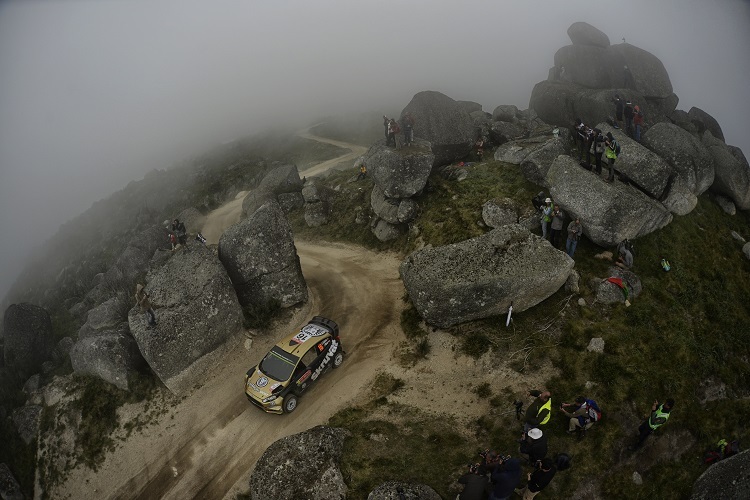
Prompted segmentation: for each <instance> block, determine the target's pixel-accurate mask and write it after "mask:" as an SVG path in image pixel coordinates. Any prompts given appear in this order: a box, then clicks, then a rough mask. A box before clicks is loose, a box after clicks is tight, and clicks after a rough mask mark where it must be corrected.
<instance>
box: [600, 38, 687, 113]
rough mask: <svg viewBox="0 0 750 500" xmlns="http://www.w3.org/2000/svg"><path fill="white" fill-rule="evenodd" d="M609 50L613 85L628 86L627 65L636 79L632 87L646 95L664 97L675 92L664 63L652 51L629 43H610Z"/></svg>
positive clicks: (608, 59) (608, 58)
mask: <svg viewBox="0 0 750 500" xmlns="http://www.w3.org/2000/svg"><path fill="white" fill-rule="evenodd" d="M607 52H608V53H609V54H608V56H607V61H608V64H609V65H610V71H611V74H612V87H627V85H625V84H626V83H627V82H626V81H625V79H626V77H625V66H627V67H628V69H629V70H630V73H631V75H632V77H633V80H634V82H633V83H634V85H631V87H630V88H631V89H632V90H635V91H636V92H638V93H639V94H641V95H643V96H644V97H647V98H651V97H655V98H662V99H663V98H668V97H670V96H671V95H672V94H673V93H674V92H673V89H672V82H671V80H670V79H669V74H668V73H667V70H666V69H665V68H664V64H663V63H662V62H661V61H660V60H659V58H658V57H656V56H655V55H653V54H652V53H650V52H648V51H646V50H643V49H641V48H640V47H636V46H635V45H630V44H629V43H619V44H617V45H610V47H609V48H608V49H607ZM618 77H619V78H618Z"/></svg>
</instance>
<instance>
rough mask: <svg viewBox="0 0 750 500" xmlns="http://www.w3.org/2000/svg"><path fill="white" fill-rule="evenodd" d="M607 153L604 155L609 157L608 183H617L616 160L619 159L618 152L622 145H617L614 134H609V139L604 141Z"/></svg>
mask: <svg viewBox="0 0 750 500" xmlns="http://www.w3.org/2000/svg"><path fill="white" fill-rule="evenodd" d="M604 145H605V148H604V149H605V151H604V154H605V155H606V156H607V165H608V166H609V176H608V177H607V182H614V181H615V160H616V159H617V155H618V150H619V149H620V145H619V144H618V143H617V141H616V140H615V138H614V137H612V132H607V138H606V139H605V140H604Z"/></svg>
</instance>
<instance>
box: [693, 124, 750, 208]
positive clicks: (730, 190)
mask: <svg viewBox="0 0 750 500" xmlns="http://www.w3.org/2000/svg"><path fill="white" fill-rule="evenodd" d="M702 142H703V144H705V145H706V146H707V147H708V151H709V153H711V156H712V157H713V159H714V170H715V178H714V183H713V185H712V186H711V191H713V192H714V193H717V194H721V195H724V196H726V197H727V198H729V199H731V200H732V201H733V202H734V204H735V205H736V206H737V208H739V209H740V210H748V209H750V166H748V163H747V159H746V158H745V155H744V154H743V153H742V151H741V150H740V148H737V147H735V146H728V145H726V144H724V143H723V142H722V141H720V140H718V139H716V138H715V137H714V136H713V135H712V134H711V132H709V131H706V132H704V133H703V137H702Z"/></svg>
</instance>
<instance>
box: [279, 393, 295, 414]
mask: <svg viewBox="0 0 750 500" xmlns="http://www.w3.org/2000/svg"><path fill="white" fill-rule="evenodd" d="M282 407H283V408H284V413H292V412H293V411H294V410H295V409H296V408H297V396H295V395H294V394H289V395H288V396H286V397H285V398H284V404H283V406H282Z"/></svg>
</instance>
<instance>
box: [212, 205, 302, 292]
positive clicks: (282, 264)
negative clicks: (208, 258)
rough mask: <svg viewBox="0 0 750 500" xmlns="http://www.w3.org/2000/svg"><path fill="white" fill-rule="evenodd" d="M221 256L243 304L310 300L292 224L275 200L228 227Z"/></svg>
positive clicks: (221, 243) (221, 245) (224, 235)
mask: <svg viewBox="0 0 750 500" xmlns="http://www.w3.org/2000/svg"><path fill="white" fill-rule="evenodd" d="M219 259H220V260H221V262H222V264H224V267H225V268H226V270H227V273H228V274H229V277H230V278H231V280H232V284H233V285H234V289H235V290H236V291H237V298H238V299H239V302H240V304H242V306H253V307H263V306H266V305H268V304H269V303H272V302H277V303H279V304H280V305H281V306H282V307H290V306H293V305H294V304H298V303H300V302H304V301H306V300H307V283H306V282H305V278H304V276H302V267H301V266H300V263H299V257H298V256H297V248H296V247H295V246H294V236H293V235H292V228H291V226H290V225H289V222H288V221H287V219H286V216H285V215H284V211H283V210H282V209H281V207H280V206H279V204H278V203H276V202H274V201H269V202H266V204H264V205H263V206H262V207H260V208H259V209H257V210H256V211H255V212H254V213H253V214H252V215H251V216H250V217H248V218H247V219H243V220H241V221H240V222H238V223H237V224H234V225H233V226H231V227H229V228H228V229H227V230H226V231H224V234H222V235H221V238H220V239H219Z"/></svg>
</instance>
